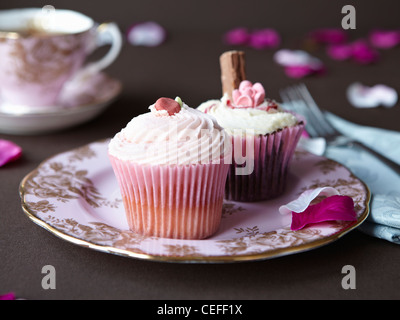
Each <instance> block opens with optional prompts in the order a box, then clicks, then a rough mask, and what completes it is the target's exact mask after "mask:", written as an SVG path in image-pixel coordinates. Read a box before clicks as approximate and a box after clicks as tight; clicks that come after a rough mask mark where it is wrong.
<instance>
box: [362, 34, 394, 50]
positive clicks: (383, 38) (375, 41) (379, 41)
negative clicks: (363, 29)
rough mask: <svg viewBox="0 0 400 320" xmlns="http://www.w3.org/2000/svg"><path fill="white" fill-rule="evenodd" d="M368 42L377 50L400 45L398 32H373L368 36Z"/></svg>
mask: <svg viewBox="0 0 400 320" xmlns="http://www.w3.org/2000/svg"><path fill="white" fill-rule="evenodd" d="M369 42H370V43H371V45H372V46H374V47H375V48H379V49H390V48H393V47H395V46H397V45H398V44H399V43H400V31H399V30H373V31H372V32H371V33H370V35H369Z"/></svg>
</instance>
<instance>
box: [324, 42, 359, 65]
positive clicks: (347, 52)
mask: <svg viewBox="0 0 400 320" xmlns="http://www.w3.org/2000/svg"><path fill="white" fill-rule="evenodd" d="M326 52H327V54H328V56H330V57H331V58H332V59H334V60H341V61H342V60H347V59H350V58H351V57H352V56H353V48H352V46H351V45H349V44H343V43H341V44H332V45H330V46H328V47H327V49H326Z"/></svg>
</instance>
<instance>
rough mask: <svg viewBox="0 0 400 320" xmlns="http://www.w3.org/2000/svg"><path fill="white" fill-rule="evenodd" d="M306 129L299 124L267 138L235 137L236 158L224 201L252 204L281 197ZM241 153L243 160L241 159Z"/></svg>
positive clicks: (263, 136)
mask: <svg viewBox="0 0 400 320" xmlns="http://www.w3.org/2000/svg"><path fill="white" fill-rule="evenodd" d="M303 130H304V123H303V122H299V124H297V125H295V126H292V127H286V128H283V129H281V130H278V131H275V132H273V133H270V134H267V135H245V136H241V135H240V136H239V135H238V136H232V149H233V153H232V155H233V156H232V164H231V165H230V168H229V172H228V178H227V182H226V186H225V198H226V199H227V200H233V201H243V202H253V201H262V200H268V199H272V198H276V197H278V196H279V195H281V194H282V193H283V192H284V191H285V187H286V182H287V174H288V171H289V167H290V160H291V159H292V156H293V154H294V151H295V149H296V146H297V143H298V141H299V139H300V136H301V134H302V132H303ZM238 149H239V150H238ZM240 153H242V157H238V154H239V155H240ZM243 159H246V161H245V162H244V161H243ZM251 162H253V163H251ZM244 168H245V169H244Z"/></svg>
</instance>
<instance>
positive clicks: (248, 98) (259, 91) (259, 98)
mask: <svg viewBox="0 0 400 320" xmlns="http://www.w3.org/2000/svg"><path fill="white" fill-rule="evenodd" d="M232 98H233V102H234V104H235V106H236V107H237V108H255V107H257V106H258V105H260V104H261V103H263V102H264V98H265V90H264V87H263V86H262V85H261V84H260V83H258V82H257V83H255V84H252V83H251V82H250V81H248V80H244V81H242V82H241V83H240V85H239V89H235V90H233V92H232Z"/></svg>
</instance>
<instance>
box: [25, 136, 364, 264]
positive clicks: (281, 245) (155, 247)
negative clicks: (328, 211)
mask: <svg viewBox="0 0 400 320" xmlns="http://www.w3.org/2000/svg"><path fill="white" fill-rule="evenodd" d="M108 142H109V140H104V141H99V142H94V143H91V144H88V145H85V146H83V147H81V148H78V149H75V150H71V151H68V152H65V153H61V154H58V155H56V156H54V157H52V158H50V159H48V160H46V161H44V162H43V163H42V164H41V165H40V166H39V167H38V168H37V169H36V170H34V171H33V172H31V173H30V174H28V175H27V176H26V177H25V178H24V179H23V180H22V182H21V185H20V195H21V199H22V208H23V210H24V211H25V213H26V214H27V216H28V217H29V218H30V219H32V221H34V222H35V223H37V224H38V225H40V226H42V227H44V228H45V229H46V230H48V231H50V232H51V233H53V234H55V235H56V236H58V237H60V238H62V239H64V240H67V241H70V242H72V243H74V244H77V245H80V246H84V247H88V248H91V249H95V250H99V251H104V252H108V253H113V254H118V255H123V256H127V257H134V258H139V259H148V260H155V261H168V262H195V263H207V262H218V263H222V262H224V263H225V262H236V261H251V260H261V259H268V258H273V257H278V256H283V255H286V254H293V253H298V252H302V251H306V250H310V249H315V248H318V247H320V246H322V245H325V244H328V243H331V242H332V241H334V240H336V239H338V238H340V237H341V236H343V235H344V234H346V233H348V232H349V231H351V230H353V229H354V228H356V227H357V226H358V225H360V224H361V223H362V222H363V221H364V220H365V219H366V217H367V216H368V213H369V201H370V192H369V190H368V188H367V186H366V185H365V184H364V183H363V182H362V181H360V180H359V179H358V178H356V177H355V176H354V175H353V174H352V173H351V172H350V171H349V170H348V169H346V168H345V167H343V166H342V165H341V164H339V163H337V162H335V161H333V160H330V159H326V158H324V157H320V156H315V155H313V154H311V153H308V152H306V151H303V150H297V151H296V153H295V155H294V158H293V161H292V164H291V173H290V175H289V181H288V185H287V189H286V192H285V194H284V195H282V196H281V197H279V198H277V199H274V200H269V201H265V202H256V203H240V202H231V201H226V202H225V203H224V206H223V216H222V222H221V226H220V229H219V231H218V232H217V233H216V234H215V235H214V236H212V237H210V238H208V239H205V240H176V239H165V238H157V237H146V236H141V235H138V234H135V233H134V232H132V231H130V230H129V229H128V224H127V222H126V218H125V212H124V208H123V204H122V200H121V195H120V192H119V188H118V184H117V180H116V178H115V177H114V173H113V170H112V168H111V165H110V163H109V160H108V155H107V145H108ZM321 186H332V187H335V188H336V189H338V190H339V191H340V192H341V194H343V195H348V196H351V197H352V198H353V200H354V203H355V210H356V212H357V217H358V219H357V221H353V222H344V221H332V222H324V223H319V224H314V225H312V226H308V227H307V228H304V229H302V230H299V231H291V230H290V224H291V216H290V215H281V214H280V213H279V212H278V208H279V207H280V206H281V205H283V204H286V203H288V202H290V201H292V200H294V199H295V198H297V197H298V196H299V195H300V194H301V193H302V192H303V191H305V190H307V189H311V188H316V187H321Z"/></svg>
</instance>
